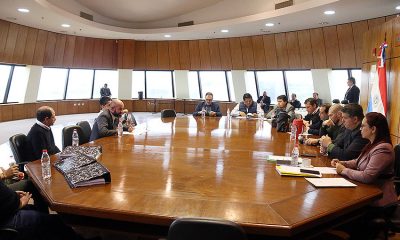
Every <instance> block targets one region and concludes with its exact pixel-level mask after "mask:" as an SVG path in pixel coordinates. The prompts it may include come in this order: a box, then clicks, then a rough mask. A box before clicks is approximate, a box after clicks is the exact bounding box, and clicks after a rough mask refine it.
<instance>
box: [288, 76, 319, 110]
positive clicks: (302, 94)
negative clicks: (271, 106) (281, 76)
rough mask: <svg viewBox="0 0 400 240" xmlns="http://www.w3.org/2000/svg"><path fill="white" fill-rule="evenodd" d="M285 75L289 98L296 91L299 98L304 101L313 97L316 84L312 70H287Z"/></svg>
mask: <svg viewBox="0 0 400 240" xmlns="http://www.w3.org/2000/svg"><path fill="white" fill-rule="evenodd" d="M285 75H286V84H287V88H288V95H289V98H290V96H291V95H292V93H295V94H296V96H297V100H299V101H300V102H301V103H303V102H304V101H305V100H306V99H307V98H310V97H312V94H313V92H314V84H313V79H312V75H311V71H309V70H308V71H285Z"/></svg>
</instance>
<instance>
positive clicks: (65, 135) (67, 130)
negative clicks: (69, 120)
mask: <svg viewBox="0 0 400 240" xmlns="http://www.w3.org/2000/svg"><path fill="white" fill-rule="evenodd" d="M74 129H76V131H77V132H78V135H79V145H81V144H84V137H83V136H84V135H85V134H84V133H83V130H82V128H81V127H80V126H77V125H71V126H66V127H64V128H63V130H62V148H63V149H64V148H65V147H67V146H72V133H73V132H74Z"/></svg>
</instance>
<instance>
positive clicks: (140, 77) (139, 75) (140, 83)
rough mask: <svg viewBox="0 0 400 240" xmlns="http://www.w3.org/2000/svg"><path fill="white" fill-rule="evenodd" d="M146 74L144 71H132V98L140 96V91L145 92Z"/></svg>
mask: <svg viewBox="0 0 400 240" xmlns="http://www.w3.org/2000/svg"><path fill="white" fill-rule="evenodd" d="M144 74H145V72H144V71H132V98H139V94H138V92H139V91H141V92H143V94H144V92H145V89H144ZM143 97H144V96H143Z"/></svg>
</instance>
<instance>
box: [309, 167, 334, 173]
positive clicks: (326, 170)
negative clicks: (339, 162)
mask: <svg viewBox="0 0 400 240" xmlns="http://www.w3.org/2000/svg"><path fill="white" fill-rule="evenodd" d="M312 169H313V170H317V171H319V172H320V173H322V174H337V172H336V168H334V167H314V168H312Z"/></svg>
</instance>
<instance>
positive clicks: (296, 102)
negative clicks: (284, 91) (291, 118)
mask: <svg viewBox="0 0 400 240" xmlns="http://www.w3.org/2000/svg"><path fill="white" fill-rule="evenodd" d="M289 103H290V104H292V106H293V107H295V108H301V102H300V101H299V100H297V96H296V93H292V98H291V99H290V101H289Z"/></svg>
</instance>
